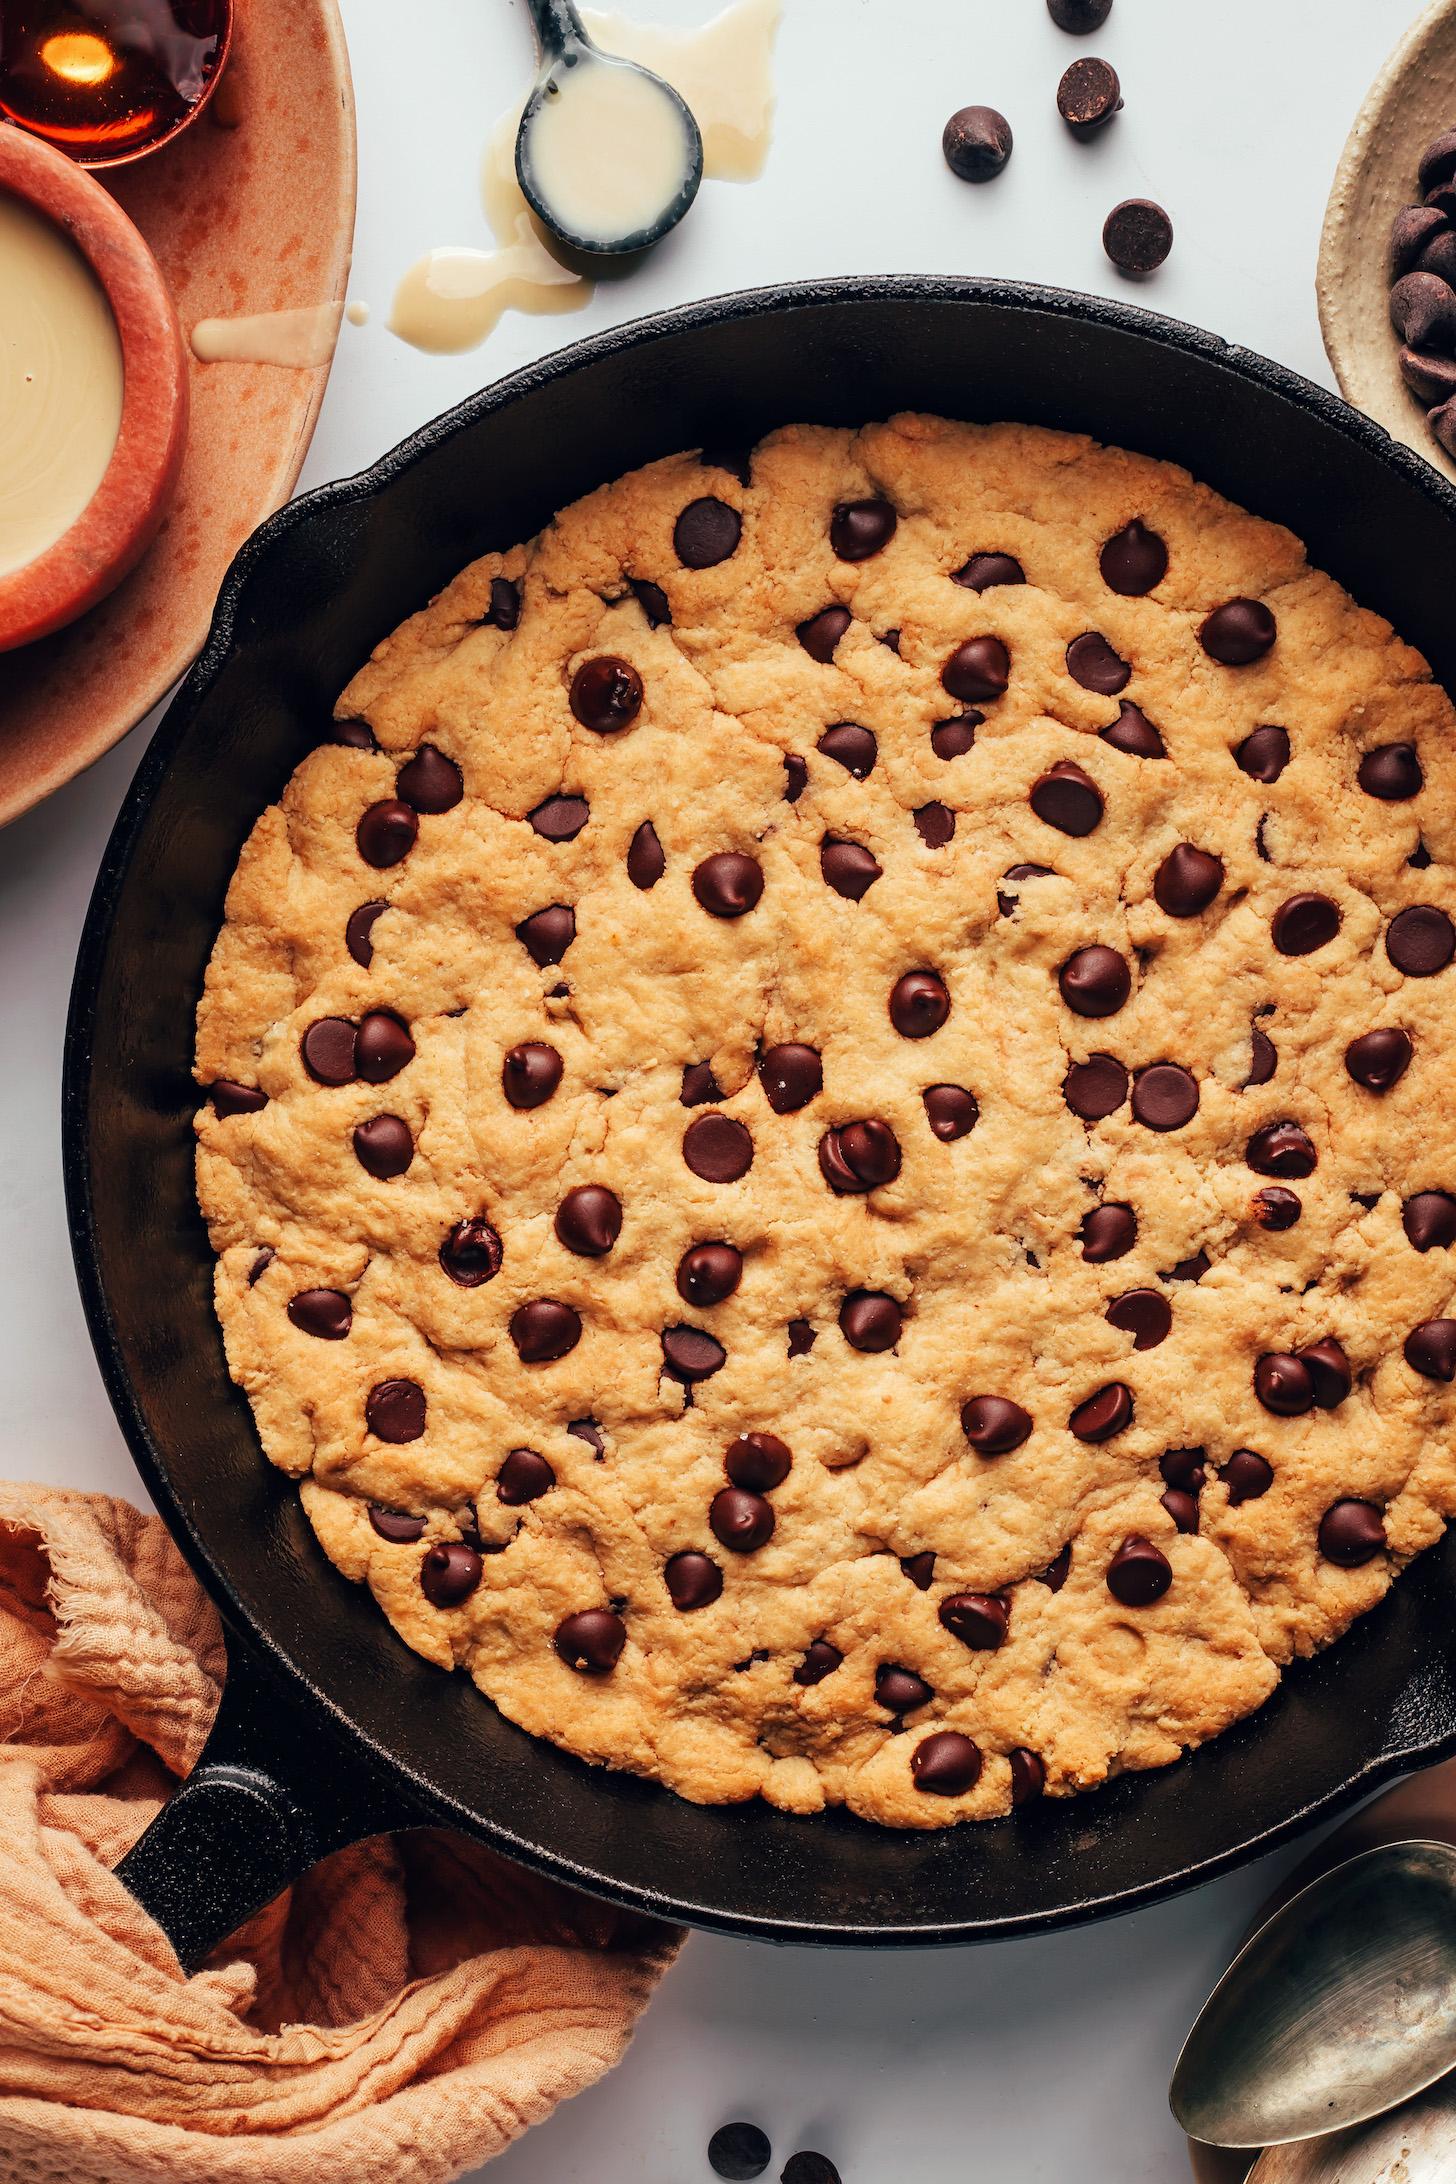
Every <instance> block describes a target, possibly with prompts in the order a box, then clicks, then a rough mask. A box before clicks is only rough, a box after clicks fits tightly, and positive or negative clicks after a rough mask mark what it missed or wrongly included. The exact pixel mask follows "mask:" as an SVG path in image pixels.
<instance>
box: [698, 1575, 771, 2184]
mask: <svg viewBox="0 0 1456 2184" xmlns="http://www.w3.org/2000/svg"><path fill="white" fill-rule="evenodd" d="M699 1559H701V1558H699ZM715 1597H716V1596H715ZM689 1605H691V1606H694V1607H696V1606H698V1605H700V1603H699V1602H697V1601H693V1602H690V1603H689ZM772 2152H773V2149H772V2147H771V2146H770V2145H769V2142H768V2140H767V2138H766V2137H765V2136H764V2134H763V2132H762V2131H760V2130H759V2128H758V2125H757V2124H756V2123H725V2124H724V2125H723V2126H722V2128H721V2129H720V2130H717V2131H715V2132H714V2133H713V2136H712V2137H711V2138H710V2139H709V2141H708V2166H709V2167H710V2168H711V2169H712V2171H713V2174H714V2175H715V2176H722V2177H727V2178H729V2179H730V2184H744V2180H745V2179H746V2178H749V2177H755V2176H762V2175H763V2172H764V2170H765V2169H766V2168H767V2167H768V2165H769V2160H770V2157H771V2155H772Z"/></svg>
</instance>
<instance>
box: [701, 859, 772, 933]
mask: <svg viewBox="0 0 1456 2184" xmlns="http://www.w3.org/2000/svg"><path fill="white" fill-rule="evenodd" d="M693 893H694V895H695V896H696V897H697V900H698V902H699V904H700V905H701V907H702V908H703V909H704V910H706V911H707V913H708V915H709V917H713V918H741V917H745V916H746V915H747V914H748V912H749V911H750V910H752V909H754V908H755V907H756V906H757V904H758V902H759V900H760V898H761V897H762V895H763V867H762V865H760V864H759V862H758V860H757V859H756V858H754V857H745V856H743V855H742V854H741V853H740V852H739V851H737V850H733V849H723V850H719V851H718V852H717V854H716V855H715V856H712V857H705V858H704V859H703V861H702V863H701V864H700V865H698V866H697V867H696V868H695V869H694V872H693Z"/></svg>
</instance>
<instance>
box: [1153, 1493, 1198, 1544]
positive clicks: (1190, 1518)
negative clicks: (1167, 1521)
mask: <svg viewBox="0 0 1456 2184" xmlns="http://www.w3.org/2000/svg"><path fill="white" fill-rule="evenodd" d="M1158 1499H1159V1502H1160V1504H1161V1506H1162V1507H1163V1508H1164V1509H1166V1511H1167V1512H1168V1515H1169V1516H1170V1517H1171V1518H1172V1519H1173V1528H1174V1530H1175V1531H1178V1532H1188V1533H1192V1532H1196V1531H1197V1530H1198V1500H1197V1497H1196V1496H1195V1495H1193V1494H1188V1493H1185V1492H1184V1491H1183V1489H1182V1488H1181V1487H1177V1486H1170V1487H1169V1489H1168V1491H1167V1493H1166V1494H1160V1495H1159V1497H1158Z"/></svg>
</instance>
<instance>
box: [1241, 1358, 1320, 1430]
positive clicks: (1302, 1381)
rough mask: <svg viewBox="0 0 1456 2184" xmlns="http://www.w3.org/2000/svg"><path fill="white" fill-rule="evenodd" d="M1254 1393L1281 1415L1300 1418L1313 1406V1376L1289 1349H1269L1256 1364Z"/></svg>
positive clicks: (1264, 1404)
mask: <svg viewBox="0 0 1456 2184" xmlns="http://www.w3.org/2000/svg"><path fill="white" fill-rule="evenodd" d="M1254 1393H1255V1395H1256V1396H1257V1397H1258V1399H1259V1401H1260V1402H1261V1403H1262V1404H1263V1406H1264V1408H1265V1410H1267V1411H1273V1412H1274V1413H1275V1415H1276V1416H1277V1417H1280V1418H1301V1417H1303V1415H1304V1413H1305V1412H1306V1411H1308V1410H1313V1408H1314V1375H1313V1374H1312V1373H1311V1371H1310V1370H1309V1367H1308V1366H1307V1365H1305V1364H1304V1363H1303V1362H1302V1360H1301V1359H1300V1358H1298V1357H1295V1356H1293V1355H1291V1354H1290V1353H1289V1352H1288V1351H1286V1350H1266V1351H1265V1353H1264V1355H1263V1356H1262V1357H1261V1358H1260V1359H1259V1360H1258V1362H1257V1363H1256V1365H1255V1366H1254Z"/></svg>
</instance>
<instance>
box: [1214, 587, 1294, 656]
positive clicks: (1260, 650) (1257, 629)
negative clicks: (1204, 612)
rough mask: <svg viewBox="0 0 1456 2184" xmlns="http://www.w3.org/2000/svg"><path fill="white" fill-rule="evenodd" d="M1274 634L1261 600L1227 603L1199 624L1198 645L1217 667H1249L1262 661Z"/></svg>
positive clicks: (1276, 627)
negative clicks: (1257, 661)
mask: <svg viewBox="0 0 1456 2184" xmlns="http://www.w3.org/2000/svg"><path fill="white" fill-rule="evenodd" d="M1278 634H1279V625H1278V623H1277V622H1276V621H1275V619H1274V616H1273V615H1272V614H1271V613H1270V611H1269V609H1268V607H1266V606H1265V605H1264V602H1263V600H1262V599H1227V600H1225V601H1224V604H1223V605H1222V606H1221V607H1215V608H1214V610H1213V612H1212V614H1210V615H1209V616H1208V617H1207V618H1206V619H1205V621H1204V622H1203V623H1202V625H1201V626H1200V628H1199V632H1198V642H1199V643H1200V644H1201V645H1202V647H1203V649H1204V651H1205V652H1206V653H1207V654H1208V657H1209V658H1210V659H1211V660H1217V661H1218V663H1219V665H1220V666H1221V667H1249V666H1251V665H1252V664H1253V662H1254V661H1255V660H1262V659H1263V657H1264V655H1265V653H1266V652H1268V651H1269V649H1270V648H1271V646H1272V645H1273V643H1274V640H1275V638H1276V637H1277V636H1278Z"/></svg>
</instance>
